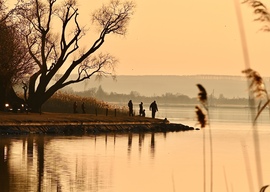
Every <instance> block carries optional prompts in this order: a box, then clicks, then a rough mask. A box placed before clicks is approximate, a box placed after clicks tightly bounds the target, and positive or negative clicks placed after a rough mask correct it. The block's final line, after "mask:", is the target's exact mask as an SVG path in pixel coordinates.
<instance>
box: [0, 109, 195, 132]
mask: <svg viewBox="0 0 270 192" xmlns="http://www.w3.org/2000/svg"><path fill="white" fill-rule="evenodd" d="M190 130H195V128H193V127H189V126H187V125H182V124H175V123H169V121H168V120H162V119H152V118H143V117H128V116H126V117H125V116H123V117H114V116H94V115H87V114H54V113H46V114H41V115H40V114H0V134H1V135H7V134H8V135H17V134H64V135H79V134H99V133H127V132H134V133H139V132H173V131H190Z"/></svg>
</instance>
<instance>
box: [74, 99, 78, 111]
mask: <svg viewBox="0 0 270 192" xmlns="http://www.w3.org/2000/svg"><path fill="white" fill-rule="evenodd" d="M73 113H78V111H77V102H76V101H75V102H74V103H73Z"/></svg>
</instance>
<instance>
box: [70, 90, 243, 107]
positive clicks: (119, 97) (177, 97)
mask: <svg viewBox="0 0 270 192" xmlns="http://www.w3.org/2000/svg"><path fill="white" fill-rule="evenodd" d="M69 91H72V90H69ZM73 93H74V94H76V95H79V96H83V97H94V98H96V99H98V100H103V101H106V102H128V101H129V100H130V99H131V100H132V101H133V102H135V103H139V102H141V101H142V102H144V103H150V102H152V101H153V100H156V101H158V102H159V104H169V103H175V104H197V103H198V99H197V96H196V95H195V96H194V97H189V96H187V95H184V94H179V93H178V94H173V93H164V94H162V95H161V96H151V97H148V96H142V95H140V93H138V92H136V91H131V92H130V93H129V94H123V93H115V92H111V93H108V92H106V91H105V90H103V88H102V86H99V87H97V88H91V89H89V90H87V91H82V92H73ZM209 105H210V106H218V105H244V106H246V105H248V99H246V98H226V97H224V95H223V94H220V95H219V97H215V96H213V95H209Z"/></svg>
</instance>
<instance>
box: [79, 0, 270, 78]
mask: <svg viewBox="0 0 270 192" xmlns="http://www.w3.org/2000/svg"><path fill="white" fill-rule="evenodd" d="M97 1H98V3H99V4H102V3H105V2H108V1H107V0H96V1H93V0H92V1H89V0H79V2H80V5H81V6H82V7H83V9H82V10H81V11H82V12H89V8H90V7H93V4H95V6H97V5H98V3H96V2H97ZM135 3H136V5H137V7H136V12H135V14H134V16H133V19H132V20H131V22H130V25H129V30H128V34H127V35H126V36H125V37H119V36H114V35H110V36H109V37H108V38H107V40H106V42H105V46H103V47H102V50H103V51H107V52H110V53H112V54H113V55H114V56H116V57H117V58H118V59H119V64H118V65H117V69H116V70H117V74H118V75H194V74H222V75H241V71H242V70H243V69H245V63H244V60H243V52H242V47H241V39H240V33H239V27H238V23H237V16H236V11H235V4H234V0H222V1H217V0H204V1H203V0H196V1H194V0H190V1H182V0H166V1H165V0H163V1H150V0H135ZM87 7H88V8H87ZM240 8H241V11H242V17H243V22H244V27H245V33H246V40H247V44H248V52H249V57H250V63H251V68H253V69H254V70H256V71H258V72H259V73H260V74H261V75H263V76H270V58H269V53H270V33H267V32H262V31H260V28H261V27H262V26H263V24H262V23H259V22H255V21H253V20H254V19H255V15H254V14H253V9H252V8H250V7H249V6H248V5H247V4H241V5H240ZM91 10H92V9H91Z"/></svg>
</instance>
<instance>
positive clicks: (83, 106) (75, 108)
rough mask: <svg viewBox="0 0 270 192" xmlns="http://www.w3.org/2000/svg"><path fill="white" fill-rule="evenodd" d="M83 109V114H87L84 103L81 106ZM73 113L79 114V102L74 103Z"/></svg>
mask: <svg viewBox="0 0 270 192" xmlns="http://www.w3.org/2000/svg"><path fill="white" fill-rule="evenodd" d="M81 109H82V113H86V111H85V104H84V102H82V104H81ZM73 113H78V104H77V101H75V102H74V103H73Z"/></svg>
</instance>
